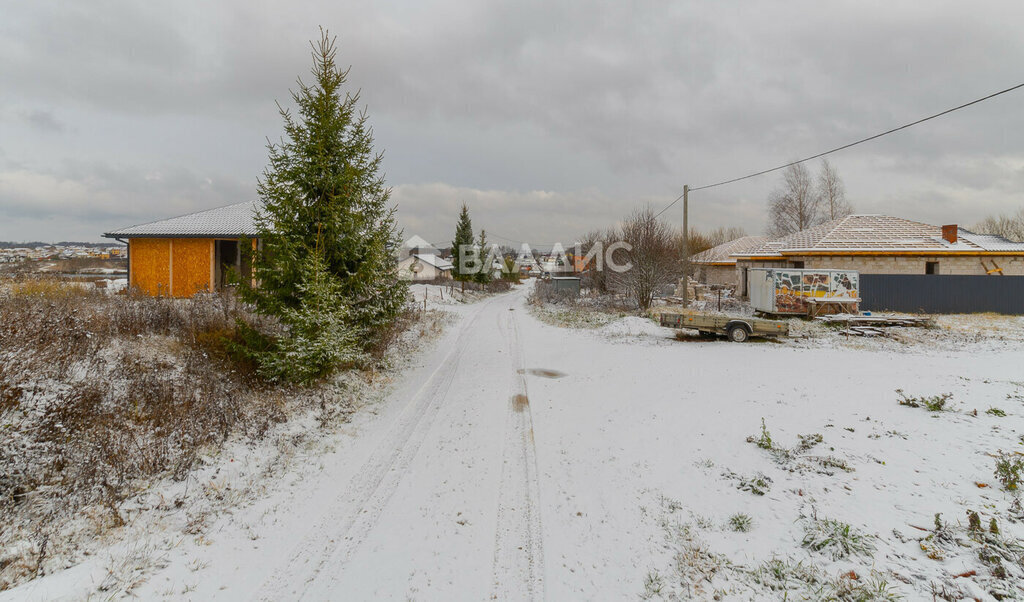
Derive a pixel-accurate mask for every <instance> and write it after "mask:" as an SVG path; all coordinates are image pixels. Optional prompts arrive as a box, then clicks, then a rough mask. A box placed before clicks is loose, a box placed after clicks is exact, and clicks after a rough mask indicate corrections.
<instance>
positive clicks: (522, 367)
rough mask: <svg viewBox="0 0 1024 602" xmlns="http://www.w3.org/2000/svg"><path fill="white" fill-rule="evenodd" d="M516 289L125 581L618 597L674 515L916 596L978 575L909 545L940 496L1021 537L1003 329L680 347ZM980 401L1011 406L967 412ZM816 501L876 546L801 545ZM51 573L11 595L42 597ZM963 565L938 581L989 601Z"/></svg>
mask: <svg viewBox="0 0 1024 602" xmlns="http://www.w3.org/2000/svg"><path fill="white" fill-rule="evenodd" d="M526 289H527V287H525V286H524V287H520V288H518V289H517V290H516V291H513V292H512V293H510V294H506V295H499V296H496V297H491V298H488V299H485V300H483V301H480V302H477V303H475V304H468V305H461V304H455V305H451V306H450V308H451V309H452V310H453V311H455V312H456V313H457V314H459V320H458V322H457V323H456V324H455V325H454V326H452V327H451V328H450V329H449V331H448V332H447V333H446V334H445V335H444V336H443V337H442V338H441V340H440V341H439V342H438V343H437V345H436V347H434V348H433V349H432V350H428V351H427V352H426V353H424V354H423V355H422V357H421V359H420V360H419V362H418V367H417V368H415V369H414V370H412V371H410V372H409V373H407V374H406V375H405V376H404V377H403V379H402V381H401V382H400V383H399V384H398V385H397V386H396V388H395V390H394V393H393V394H392V395H390V396H389V397H388V399H387V400H386V401H384V402H381V403H380V404H378V405H377V406H374V407H373V411H363V412H361V413H360V414H359V415H357V416H355V418H354V421H353V424H352V425H351V428H350V429H349V430H348V431H347V432H345V433H342V434H341V435H340V436H337V437H336V438H335V439H334V440H333V441H332V445H333V449H332V450H331V451H329V452H327V453H318V454H314V453H311V454H310V455H309V458H308V463H307V464H306V465H304V466H301V467H299V469H297V470H294V471H292V474H291V477H290V479H289V480H285V481H283V482H280V483H275V486H274V487H273V488H270V489H269V491H268V494H267V495H266V496H265V497H264V498H262V499H260V500H258V501H255V502H253V503H250V504H248V505H242V506H240V507H239V508H238V509H237V510H236V511H234V512H233V513H232V514H231V515H229V516H225V517H222V518H221V519H220V520H218V521H217V522H216V523H215V524H213V525H212V526H211V527H210V528H209V529H207V530H206V531H205V532H203V533H202V534H201V535H198V536H195V537H185V538H184V539H183V540H182V543H181V545H180V546H178V547H177V548H176V549H173V550H171V551H170V552H167V553H166V554H165V555H164V556H163V557H162V562H161V564H163V565H164V566H163V567H162V568H160V569H159V570H157V571H156V572H155V574H153V575H152V576H150V577H149V578H148V579H147V580H146V581H145V583H143V584H142V585H141V586H140V587H139V588H137V589H136V590H135V591H133V594H135V595H137V596H139V597H140V598H141V599H153V598H161V597H163V598H171V599H195V600H211V599H219V600H250V599H264V600H292V599H304V600H445V601H448V600H482V599H497V600H541V599H547V600H559V601H560V600H577V599H588V600H621V599H636V598H637V597H638V596H639V595H640V594H641V593H643V592H644V591H645V577H649V576H650V575H651V574H652V573H653V572H657V571H659V570H660V571H663V572H664V571H666V570H668V569H666V567H672V566H675V564H674V562H675V561H674V560H673V556H672V554H673V552H672V548H671V546H670V545H667V544H666V535H665V527H666V525H670V524H682V523H684V522H685V523H686V524H687V525H688V527H687V529H691V530H692V533H694V534H695V536H699V538H700V539H701V541H702V542H704V543H703V544H702V545H705V546H706V549H707V550H710V552H709V553H710V554H711V556H709V557H719V556H715V555H720V557H722V558H728V560H729V563H732V564H733V565H735V566H742V567H757V566H758V565H759V564H760V563H762V562H764V561H766V560H769V559H771V558H794V559H795V560H800V561H803V562H805V563H814V564H816V565H821V566H822V567H823V569H824V570H825V571H826V572H827V573H828V574H830V575H838V574H841V573H845V572H847V571H851V570H852V571H856V573H857V574H860V575H864V574H867V571H869V570H871V569H877V570H879V571H892V573H887V575H889V578H890V581H892V582H893V583H894V584H895V585H896V586H899V587H900V588H902V593H903V594H904V595H905V596H906V598H907V599H918V598H921V597H922V596H924V595H925V592H927V591H929V590H928V589H927V588H928V587H930V585H929V584H930V583H942V582H943V581H942V579H944V578H946V577H949V576H950V575H956V574H958V573H964V572H967V571H970V570H977V571H978V572H979V573H982V572H983V571H984V570H985V567H983V566H980V565H978V564H977V560H976V558H975V560H971V558H972V557H971V556H970V554H971V553H968V552H965V553H964V554H967V555H962V556H951V557H949V558H946V559H944V560H941V561H937V560H935V559H930V558H928V557H927V556H926V554H925V552H923V551H922V548H921V547H920V545H919V544H918V540H917V539H914V536H915V535H917V536H918V537H919V536H921V533H920V531H918V528H919V526H921V525H925V526H927V525H930V524H931V522H932V520H933V517H934V515H935V514H936V513H942V515H943V516H944V517H948V518H947V520H951V521H954V522H955V521H957V520H962V519H961V517H963V516H964V513H965V510H969V509H975V510H980V511H982V512H990V513H992V516H999V517H1000V518H999V520H1000V524H1001V526H1002V528H1003V530H1004V532H1007V533H1010V534H1011V535H1014V536H1016V537H1020V535H1021V533H1019V532H1018V531H1019V530H1020V526H1019V525H1018V524H1013V523H1012V522H1007V521H1006V520H1005V517H1006V516H1007V514H1006V508H1007V507H1008V505H1009V502H1010V501H1011V499H1012V497H1011V496H1009V494H1007V493H1004V492H1002V491H1000V490H999V489H998V487H997V483H996V482H994V480H993V477H992V466H993V458H992V455H991V454H993V453H994V452H996V451H997V450H999V449H1012V448H1015V446H1019V445H1020V442H1024V439H1020V437H1021V435H1022V434H1024V419H1022V416H1024V370H1022V368H1021V366H1024V349H1022V348H1021V346H1020V345H1019V344H1018V343H1016V342H1013V341H1010V342H1007V343H1005V344H1002V345H1001V346H998V347H993V348H982V349H963V350H941V351H929V350H927V349H921V348H914V349H908V350H907V351H906V352H894V351H891V350H887V349H883V350H870V349H867V350H865V349H850V348H839V347H837V348H814V349H807V348H800V347H798V346H795V345H785V344H772V343H748V344H742V345H740V344H734V343H728V342H724V341H702V342H688V343H681V342H678V341H675V340H673V339H672V336H671V335H672V333H671V331H668V330H667V329H660V328H659V327H656V326H654V325H653V324H652V323H650V322H649V321H644V320H641V319H639V318H625V319H624V320H620V321H619V322H616V323H613V324H612V325H610V327H608V328H602V329H594V330H582V329H566V328H558V327H555V326H551V325H548V324H545V323H543V322H541V321H539V320H538V319H536V318H535V317H534V316H532V315H531V314H530V313H529V310H528V308H527V306H526V304H525V300H526V295H527V292H528V291H527V290H526ZM896 389H904V390H906V391H907V392H908V394H913V395H934V394H938V393H943V392H950V393H952V394H953V398H952V399H953V404H954V406H955V410H956V411H954V412H944V413H941V414H929V413H928V412H925V411H922V410H916V409H910V408H906V407H903V406H900V405H898V404H897V403H896V394H895V393H894V391H895V390H896ZM996 405H998V406H1000V407H1001V408H1002V409H1003V410H1005V414H1006V415H1005V417H999V416H996V415H995V414H989V413H986V412H985V410H986V408H989V407H990V406H996ZM973 408H977V409H979V410H980V412H978V413H977V415H976V416H972V415H971V414H970V413H969V412H970V410H971V409H973ZM762 419H764V421H765V424H766V425H767V427H768V428H769V429H770V430H771V433H772V436H773V438H774V439H775V440H776V441H777V442H782V443H783V444H785V445H792V444H794V443H795V442H796V441H797V440H798V436H799V435H801V434H808V433H818V434H821V435H822V442H821V443H820V446H819V449H818V450H816V451H815V452H814V453H819V454H825V455H827V456H828V457H829V458H834V459H837V460H841V461H843V462H845V463H846V464H847V465H848V467H849V468H850V470H849V471H845V470H831V471H815V470H805V469H802V468H798V467H794V466H793V465H781V464H779V463H778V462H777V461H775V460H773V459H772V457H771V455H770V454H767V453H766V452H765V451H764V450H763V449H759V448H758V447H757V446H755V445H752V444H750V443H747V442H746V437H747V436H748V435H756V434H757V433H758V432H759V430H760V428H761V424H762V422H761V421H762ZM1018 439H1019V441H1020V442H1019V441H1018ZM826 450H827V451H826ZM756 473H763V474H764V475H766V476H769V477H770V479H771V487H770V489H769V490H768V491H767V492H766V493H765V494H764V495H761V496H758V495H753V494H751V493H750V492H749V491H743V490H740V489H738V488H737V485H736V480H735V477H737V476H738V475H751V474H756ZM978 483H983V484H985V485H986V486H985V487H981V486H979V485H978ZM819 512H820V513H821V515H822V516H828V517H834V518H836V519H840V520H842V521H845V522H849V523H850V524H852V525H854V526H855V527H856V528H857V529H859V530H862V531H864V532H866V533H869V534H873V535H876V536H878V538H879V539H878V543H877V547H878V550H877V552H876V553H875V554H874V556H873V558H847V559H841V560H837V561H834V562H833V561H832V560H831V559H827V558H822V557H821V556H820V555H817V554H814V553H813V552H809V551H807V550H806V549H804V548H802V547H801V545H800V540H801V537H802V532H801V527H800V520H802V518H804V517H806V516H807V515H808V514H811V513H814V514H815V515H816V514H817V513H819ZM737 513H743V514H745V515H748V516H749V517H751V519H752V528H751V530H750V531H749V532H737V531H735V530H732V529H730V528H728V519H729V517H730V515H735V514H737ZM984 520H986V521H987V520H988V515H986V516H985V519H984ZM896 532H899V533H902V534H903V535H900V536H898V537H894V536H893V534H894V533H896ZM722 566H725V565H724V564H723V565H722ZM74 570H75V569H71V571H74ZM69 572H70V571H69ZM723 574H725V571H724V569H723ZM896 576H899V577H900V578H904V577H905V578H907V579H908V582H903V583H901V582H900V581H899V578H897V577H896ZM669 577H670V575H668V574H666V579H667V580H668V579H669ZM53 578H60V575H53V576H51V577H47V578H45V579H41V580H39V583H36V584H28V587H25V588H19V590H15V591H13V592H8V594H13V595H14V597H10V599H19V600H21V599H46V598H53V597H55V596H54V595H52V594H54V593H55V592H57V591H58V590H54V589H48V586H47V584H46V583H47V581H51V580H52V579H53ZM666 582H668V581H666ZM970 582H971V580H970V579H959V580H957V581H956V583H958V584H961V585H962V586H963V587H965V588H967V590H969V591H972V592H973V594H972V595H978V597H980V598H981V599H987V598H985V597H984V592H983V591H981V590H980V589H978V588H975V589H974V590H971V589H970V587H968V585H970ZM718 585H721V586H723V587H732V588H733V589H732V590H730V595H727V596H726V598H727V599H773V594H771V593H767V594H765V593H764V592H763V591H761V590H758V589H756V588H753V586H752V585H751V584H750V583H748V582H746V581H744V582H742V583H736V582H732V583H727V584H726V585H722V584H721V583H719V584H717V585H716V587H717V586H718ZM687 587H688V586H687ZM709 587H710V586H709ZM971 587H973V586H971ZM752 588H753V589H752ZM58 589H59V588H58ZM967 590H965V591H967ZM693 591H695V592H699V591H700V590H699V589H697V590H693ZM978 592H981V593H980V594H978ZM695 598H696V599H704V596H703V595H702V594H699V593H698V594H697V595H696V596H695ZM7 599H8V598H6V597H5V596H4V595H2V594H0V600H4V601H6V600H7Z"/></svg>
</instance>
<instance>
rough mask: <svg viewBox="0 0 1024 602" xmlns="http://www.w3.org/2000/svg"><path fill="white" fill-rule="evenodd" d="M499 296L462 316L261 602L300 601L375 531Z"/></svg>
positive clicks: (333, 574) (274, 577)
mask: <svg viewBox="0 0 1024 602" xmlns="http://www.w3.org/2000/svg"><path fill="white" fill-rule="evenodd" d="M497 300H498V298H497V297H496V298H493V299H489V300H487V301H485V302H483V303H482V304H481V306H480V308H478V309H477V310H476V312H475V313H473V314H472V315H471V316H469V317H467V318H466V319H464V320H462V323H461V324H460V330H459V334H458V335H457V337H456V338H455V341H454V343H453V344H452V345H451V351H449V353H448V355H447V356H446V357H445V358H444V360H443V361H442V362H441V364H440V365H438V367H437V368H436V369H435V370H434V372H433V373H431V375H430V377H429V378H428V379H427V381H426V382H425V383H424V384H423V386H422V387H420V388H419V390H417V391H416V393H415V394H414V395H413V396H412V398H411V399H410V401H409V403H408V404H407V405H406V407H405V408H404V409H403V410H402V413H401V415H400V416H399V417H398V418H397V420H396V421H395V424H394V425H393V426H392V427H391V430H390V431H389V433H388V435H387V436H386V437H385V439H384V441H383V442H382V443H381V444H380V445H379V446H378V447H377V448H376V449H375V450H374V452H373V454H371V455H370V457H369V459H368V460H367V461H366V462H365V463H364V464H363V466H362V467H361V468H360V469H359V471H358V472H357V473H356V474H355V475H354V476H353V477H352V479H351V480H350V482H349V486H348V487H347V488H346V490H345V493H344V494H343V495H341V496H340V497H338V498H337V499H336V500H335V501H334V502H333V503H332V504H331V507H330V509H329V510H328V511H327V512H326V513H324V514H323V515H322V516H321V518H320V519H319V520H318V521H317V523H316V525H315V526H314V527H313V528H312V529H311V530H310V533H309V534H308V535H307V536H306V537H304V538H303V539H302V540H301V541H300V542H299V543H298V544H297V545H296V546H295V547H294V548H293V549H292V552H291V553H290V554H289V556H288V560H287V561H286V563H285V564H284V565H283V566H281V567H279V568H278V569H277V570H276V571H274V573H273V574H272V575H271V576H270V578H268V579H267V580H266V581H264V582H263V584H262V587H261V588H260V590H259V592H260V593H259V598H260V599H261V600H273V601H277V600H282V599H300V598H302V597H303V596H304V595H305V594H306V592H307V590H309V588H310V587H311V586H312V585H313V584H314V583H315V582H316V581H317V580H318V579H319V578H320V576H321V574H322V573H323V572H324V569H325V568H327V567H330V569H331V570H330V571H329V573H330V576H329V578H330V579H331V581H333V580H334V578H335V577H336V576H337V574H338V573H339V572H340V571H341V569H342V567H343V566H344V565H345V563H346V562H347V561H348V559H349V557H350V556H351V555H352V552H353V551H355V549H356V547H358V545H359V544H360V543H361V542H362V541H363V539H365V537H366V535H367V534H368V533H369V532H370V530H371V529H373V527H374V525H375V524H376V523H377V520H378V519H379V518H380V515H381V513H382V512H383V510H384V507H385V506H386V505H387V502H388V500H389V499H390V498H391V495H392V494H393V493H394V491H395V489H396V488H397V487H398V484H399V483H400V482H401V480H402V477H403V476H404V475H405V473H406V471H407V469H408V467H409V464H410V463H411V462H412V459H413V458H414V457H415V456H416V453H417V452H418V451H419V447H420V444H421V443H422V442H423V439H424V437H425V436H426V433H427V431H428V430H430V425H431V423H432V422H433V418H434V415H435V414H437V411H438V409H439V408H440V406H441V405H442V403H443V401H444V399H445V397H446V395H447V393H448V390H449V388H450V387H451V384H452V380H453V379H454V378H455V374H456V372H457V371H458V366H459V361H460V359H461V358H462V352H463V350H464V349H465V347H466V342H467V339H468V338H469V337H470V336H472V334H473V332H472V331H473V326H474V325H475V324H476V322H477V320H478V318H479V317H480V314H481V313H483V311H484V309H486V308H487V307H489V306H491V305H492V304H494V303H495V302H496V301H497Z"/></svg>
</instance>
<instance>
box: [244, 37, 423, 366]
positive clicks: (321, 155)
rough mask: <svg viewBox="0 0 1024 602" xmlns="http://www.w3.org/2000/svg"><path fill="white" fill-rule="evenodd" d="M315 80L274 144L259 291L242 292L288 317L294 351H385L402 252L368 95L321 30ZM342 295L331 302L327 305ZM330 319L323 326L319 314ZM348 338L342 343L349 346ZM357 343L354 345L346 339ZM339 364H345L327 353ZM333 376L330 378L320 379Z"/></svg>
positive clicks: (265, 188)
mask: <svg viewBox="0 0 1024 602" xmlns="http://www.w3.org/2000/svg"><path fill="white" fill-rule="evenodd" d="M313 49H314V50H313V69H312V75H313V82H312V83H311V84H310V85H307V84H305V83H304V82H303V81H302V80H301V79H299V81H298V84H297V85H298V91H297V92H292V99H293V101H294V102H295V105H296V107H297V111H296V114H295V115H293V114H292V113H291V111H289V110H288V109H285V108H281V109H280V113H281V117H282V119H283V121H284V131H285V136H284V138H282V140H281V141H280V142H278V143H276V144H275V143H269V144H268V146H267V148H268V154H269V165H268V166H267V168H266V169H265V170H264V172H263V176H262V177H261V178H260V180H259V183H258V188H257V190H258V192H259V197H260V200H261V201H262V207H261V209H260V210H259V212H258V216H257V223H258V229H259V234H258V237H259V239H260V242H261V244H260V246H259V248H258V249H257V250H256V251H255V252H254V253H253V255H254V256H253V269H254V277H255V278H256V279H257V280H258V284H257V285H256V286H249V285H248V283H244V282H243V283H242V294H243V297H244V298H245V300H246V301H248V302H250V303H252V304H253V305H254V306H255V308H256V310H257V311H258V312H259V313H262V314H266V315H273V316H277V317H279V318H281V320H282V322H284V323H285V325H287V326H289V327H290V335H289V336H291V337H292V339H293V340H291V341H289V340H287V339H283V340H280V341H278V342H277V343H278V344H277V345H276V347H275V346H270V348H271V349H274V348H277V349H279V350H280V351H281V352H282V353H284V352H286V351H287V349H288V347H289V346H290V345H292V344H293V343H295V344H298V343H299V342H302V343H303V344H307V345H314V346H316V345H318V344H319V343H316V342H314V341H312V340H311V339H310V337H314V338H315V337H316V336H317V335H316V331H317V329H318V328H320V326H323V327H324V328H326V330H325V334H324V339H322V340H320V343H325V344H326V343H327V341H328V340H329V339H334V340H336V341H337V340H341V339H345V337H342V336H341V329H342V328H345V329H348V331H349V332H350V333H351V335H352V337H354V339H353V340H358V341H360V346H361V347H362V348H364V349H366V348H369V347H371V346H373V345H374V344H375V343H377V342H378V341H379V340H380V338H381V336H382V335H383V333H384V331H385V330H386V329H387V327H388V326H390V325H391V323H393V321H394V319H395V318H396V317H397V316H398V314H399V313H400V312H401V311H402V308H403V306H404V304H405V302H406V297H407V288H406V284H405V283H404V282H403V281H401V280H400V279H399V278H398V275H397V271H396V265H395V262H394V259H393V251H394V249H395V248H397V246H398V244H399V240H398V232H397V231H396V226H395V216H394V213H395V209H394V208H393V207H391V206H390V205H389V197H390V189H389V188H387V186H386V185H385V183H384V179H383V176H382V175H381V173H380V165H381V155H380V154H379V153H375V152H374V150H373V134H372V130H371V129H370V127H369V125H368V122H367V120H368V117H367V114H366V113H365V111H360V110H359V109H358V107H357V104H358V102H359V95H358V93H355V94H351V93H349V92H346V91H345V90H344V84H345V81H346V78H347V75H348V71H347V70H341V69H339V68H338V66H337V64H336V62H335V40H334V38H331V37H329V36H328V34H327V33H326V32H325V31H323V30H321V37H320V41H319V43H315V44H314V45H313ZM328 296H331V297H337V299H328V298H327V297H328ZM319 310H324V311H328V312H329V313H330V316H325V317H324V319H325V320H326V321H325V322H323V323H322V324H320V325H319V326H316V327H313V326H310V327H309V328H307V327H306V326H304V325H316V324H317V319H315V317H314V316H313V315H312V314H311V313H310V312H316V311H319ZM339 337H341V339H339ZM345 340H347V339H345ZM323 350H324V351H325V355H324V358H325V361H328V362H329V363H335V364H337V363H339V362H341V361H342V356H345V357H347V355H345V354H344V353H343V354H342V356H337V357H335V356H331V355H330V354H326V349H325V348H324V349H323ZM319 372H320V373H324V372H325V371H319Z"/></svg>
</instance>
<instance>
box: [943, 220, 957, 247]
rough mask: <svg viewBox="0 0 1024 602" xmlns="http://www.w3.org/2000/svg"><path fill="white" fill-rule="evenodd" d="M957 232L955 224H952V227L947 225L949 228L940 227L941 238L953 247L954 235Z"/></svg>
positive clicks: (954, 242)
mask: <svg viewBox="0 0 1024 602" xmlns="http://www.w3.org/2000/svg"><path fill="white" fill-rule="evenodd" d="M957 230H958V228H957V225H956V224H952V225H949V226H943V227H942V238H944V239H946V242H948V243H949V244H952V245H955V244H956V233H957Z"/></svg>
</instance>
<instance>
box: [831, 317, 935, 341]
mask: <svg viewBox="0 0 1024 602" xmlns="http://www.w3.org/2000/svg"><path fill="white" fill-rule="evenodd" d="M814 319H815V320H817V321H819V322H824V323H826V324H841V325H845V326H846V329H845V330H843V331H842V332H841V334H844V335H846V336H861V337H873V336H879V335H884V334H885V331H884V330H882V329H883V328H886V327H889V326H919V327H925V326H930V325H931V323H932V320H931V318H926V317H920V316H908V315H902V314H888V315H878V316H862V315H853V314H833V315H830V316H818V317H817V318H814Z"/></svg>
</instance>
